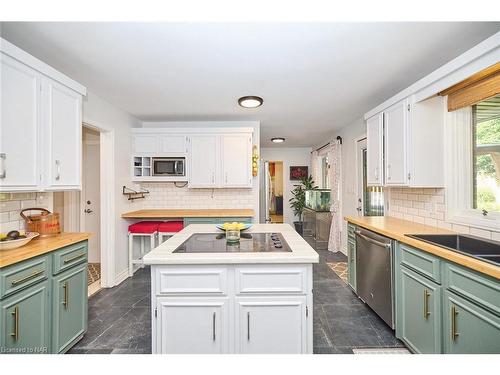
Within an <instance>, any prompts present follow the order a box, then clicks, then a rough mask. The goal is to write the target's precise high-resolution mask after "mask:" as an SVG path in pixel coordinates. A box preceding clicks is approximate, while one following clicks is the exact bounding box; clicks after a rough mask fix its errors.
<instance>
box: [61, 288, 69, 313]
mask: <svg viewBox="0 0 500 375" xmlns="http://www.w3.org/2000/svg"><path fill="white" fill-rule="evenodd" d="M63 289H64V301H63V303H62V304H63V305H64V309H65V310H67V309H68V305H69V303H68V302H69V285H68V282H67V281H66V282H65V283H64V284H63Z"/></svg>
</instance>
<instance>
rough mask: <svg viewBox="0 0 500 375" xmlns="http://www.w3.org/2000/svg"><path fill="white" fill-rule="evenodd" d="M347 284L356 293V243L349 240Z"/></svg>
mask: <svg viewBox="0 0 500 375" xmlns="http://www.w3.org/2000/svg"><path fill="white" fill-rule="evenodd" d="M347 282H348V283H349V286H350V287H351V288H352V289H353V290H354V291H356V242H354V241H352V240H351V239H350V238H348V240H347Z"/></svg>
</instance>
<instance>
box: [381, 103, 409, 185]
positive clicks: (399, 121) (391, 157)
mask: <svg viewBox="0 0 500 375" xmlns="http://www.w3.org/2000/svg"><path fill="white" fill-rule="evenodd" d="M408 131H409V116H408V100H403V101H401V102H399V103H396V104H395V105H393V106H392V107H390V108H388V109H387V110H385V111H384V139H385V147H384V149H385V184H386V185H396V186H404V185H408V182H409V180H408V168H407V165H408Z"/></svg>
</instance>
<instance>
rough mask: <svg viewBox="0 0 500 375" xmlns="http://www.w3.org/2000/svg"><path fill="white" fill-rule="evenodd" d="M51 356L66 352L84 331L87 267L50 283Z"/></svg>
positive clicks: (74, 269) (70, 272) (83, 265)
mask: <svg viewBox="0 0 500 375" xmlns="http://www.w3.org/2000/svg"><path fill="white" fill-rule="evenodd" d="M52 288H53V298H52V352H53V353H60V352H61V351H64V350H65V349H67V348H68V345H69V344H71V343H72V342H73V341H75V339H77V338H78V337H79V336H81V335H83V333H84V332H85V331H86V330H87V263H84V264H82V265H81V266H78V267H75V268H72V269H70V270H68V271H66V272H64V273H62V274H60V275H57V276H55V277H54V279H53V285H52Z"/></svg>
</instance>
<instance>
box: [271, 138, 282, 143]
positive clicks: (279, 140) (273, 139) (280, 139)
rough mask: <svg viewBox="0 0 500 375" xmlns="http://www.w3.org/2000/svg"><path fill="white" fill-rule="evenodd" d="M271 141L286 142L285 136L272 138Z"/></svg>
mask: <svg viewBox="0 0 500 375" xmlns="http://www.w3.org/2000/svg"><path fill="white" fill-rule="evenodd" d="M271 142H274V143H283V142H285V138H283V137H276V138H271Z"/></svg>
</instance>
